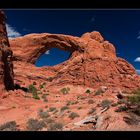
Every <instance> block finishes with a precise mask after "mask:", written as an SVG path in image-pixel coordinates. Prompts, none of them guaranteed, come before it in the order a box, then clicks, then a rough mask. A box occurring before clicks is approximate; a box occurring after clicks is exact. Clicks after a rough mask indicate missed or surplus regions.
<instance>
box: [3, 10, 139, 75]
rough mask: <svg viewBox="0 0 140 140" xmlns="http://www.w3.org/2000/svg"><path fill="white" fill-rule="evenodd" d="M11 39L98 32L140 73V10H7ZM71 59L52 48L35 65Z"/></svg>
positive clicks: (65, 53) (67, 54)
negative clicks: (35, 34)
mask: <svg viewBox="0 0 140 140" xmlns="http://www.w3.org/2000/svg"><path fill="white" fill-rule="evenodd" d="M5 13H6V15H7V30H8V34H9V37H16V36H22V35H25V34H29V33H45V32H47V33H56V34H59V33H60V34H68V35H73V36H79V37H80V36H81V35H82V34H83V33H85V32H91V31H99V32H100V33H101V34H102V35H103V37H104V38H105V39H106V40H108V41H110V42H111V43H113V45H114V46H115V48H116V51H117V56H118V57H122V58H124V59H126V60H127V61H128V62H129V63H131V64H132V65H133V66H134V67H135V68H136V69H137V72H139V73H140V10H5ZM68 57H69V53H68V52H63V51H61V50H58V49H55V48H54V49H52V50H50V51H49V53H47V54H43V55H42V56H40V58H39V59H38V62H36V66H42V65H50V66H52V65H55V64H58V63H61V62H63V61H64V60H66V59H67V58H68Z"/></svg>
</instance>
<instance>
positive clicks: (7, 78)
mask: <svg viewBox="0 0 140 140" xmlns="http://www.w3.org/2000/svg"><path fill="white" fill-rule="evenodd" d="M5 20H6V18H5V15H4V12H3V11H2V10H0V87H1V88H0V90H4V89H6V90H12V89H14V80H13V77H14V73H13V63H12V50H11V49H10V45H9V41H8V38H7V32H6V26H5Z"/></svg>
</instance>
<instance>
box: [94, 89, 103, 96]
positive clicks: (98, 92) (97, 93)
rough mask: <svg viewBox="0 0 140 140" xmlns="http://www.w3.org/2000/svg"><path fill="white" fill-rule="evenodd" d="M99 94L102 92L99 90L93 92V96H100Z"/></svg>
mask: <svg viewBox="0 0 140 140" xmlns="http://www.w3.org/2000/svg"><path fill="white" fill-rule="evenodd" d="M101 94H102V90H101V89H98V90H97V91H96V92H95V94H94V95H95V96H96V95H101Z"/></svg>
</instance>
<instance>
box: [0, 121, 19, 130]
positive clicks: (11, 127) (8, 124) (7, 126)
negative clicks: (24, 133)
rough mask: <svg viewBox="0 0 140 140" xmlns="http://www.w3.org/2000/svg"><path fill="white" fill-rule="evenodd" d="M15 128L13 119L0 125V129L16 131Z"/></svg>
mask: <svg viewBox="0 0 140 140" xmlns="http://www.w3.org/2000/svg"><path fill="white" fill-rule="evenodd" d="M16 130H17V128H16V122H15V121H10V122H6V123H4V124H3V125H1V126H0V131H16Z"/></svg>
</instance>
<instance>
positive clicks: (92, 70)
mask: <svg viewBox="0 0 140 140" xmlns="http://www.w3.org/2000/svg"><path fill="white" fill-rule="evenodd" d="M10 45H11V48H12V50H13V57H14V64H15V66H17V64H18V66H17V67H18V69H23V68H22V65H23V64H24V67H26V66H27V65H30V68H29V69H30V71H32V69H35V66H33V64H34V63H35V62H36V60H37V59H38V57H39V56H40V55H41V54H43V53H44V52H45V51H46V50H49V49H50V48H53V47H57V48H59V49H62V50H65V51H69V52H71V56H70V58H69V59H68V60H66V61H65V62H63V63H61V64H58V65H56V66H53V67H47V69H46V67H45V68H43V67H42V69H40V70H38V71H37V73H38V74H39V73H40V74H41V73H42V72H41V71H46V72H47V71H48V72H49V71H50V70H51V72H52V71H53V77H52V85H53V84H55V85H56V84H58V85H59V84H60V85H61V84H73V85H85V86H89V87H98V86H101V85H107V86H114V87H115V86H118V87H124V88H128V89H131V88H135V87H139V86H140V78H139V76H138V75H137V74H136V71H135V69H134V67H133V66H132V65H131V64H129V63H128V62H126V61H125V60H124V59H122V58H118V57H117V56H116V52H115V47H114V46H113V45H112V44H111V43H109V42H108V41H106V40H104V38H103V37H102V36H101V34H100V33H99V32H97V31H94V32H91V33H85V34H83V35H82V36H81V37H74V36H70V35H63V34H49V33H42V34H29V35H25V36H23V37H18V38H15V39H12V40H10ZM56 55H57V54H56ZM19 63H20V65H21V68H20V67H19ZM18 69H16V72H19V70H18ZM25 71H26V69H25ZM20 75H21V74H20ZM35 75H36V74H35V73H33V72H32V76H33V77H35ZM32 76H30V78H31V77H32ZM43 76H44V77H45V76H47V75H43ZM20 77H21V76H20ZM36 77H37V76H36ZM24 78H25V76H24ZM21 81H23V80H21Z"/></svg>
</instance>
